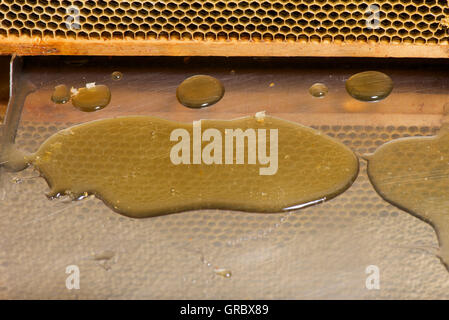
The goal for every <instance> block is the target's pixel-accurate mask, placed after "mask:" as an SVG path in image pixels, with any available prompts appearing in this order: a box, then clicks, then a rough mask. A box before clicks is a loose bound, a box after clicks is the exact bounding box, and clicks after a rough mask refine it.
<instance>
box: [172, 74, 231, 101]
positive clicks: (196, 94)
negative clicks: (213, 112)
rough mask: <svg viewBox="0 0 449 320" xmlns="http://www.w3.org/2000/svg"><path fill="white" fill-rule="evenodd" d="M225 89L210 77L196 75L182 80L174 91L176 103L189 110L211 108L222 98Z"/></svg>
mask: <svg viewBox="0 0 449 320" xmlns="http://www.w3.org/2000/svg"><path fill="white" fill-rule="evenodd" d="M224 92H225V89H224V87H223V85H222V84H221V82H220V81H219V80H218V79H216V78H214V77H211V76H206V75H196V76H193V77H190V78H187V79H186V80H184V81H183V82H182V83H181V84H180V85H179V87H178V89H177V90H176V97H177V98H178V101H179V102H180V103H181V104H183V105H184V106H186V107H189V108H203V107H208V106H211V105H213V104H215V103H217V102H218V101H220V100H221V98H223V95H224Z"/></svg>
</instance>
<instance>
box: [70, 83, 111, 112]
mask: <svg viewBox="0 0 449 320" xmlns="http://www.w3.org/2000/svg"><path fill="white" fill-rule="evenodd" d="M110 101H111V91H110V90H109V88H108V87H107V86H105V85H98V86H97V85H93V86H86V88H80V89H78V90H76V92H75V94H74V95H73V96H72V103H73V105H74V106H75V107H76V108H78V109H80V110H81V111H85V112H92V111H97V110H100V109H103V108H104V107H106V106H107V105H108V104H109V102H110Z"/></svg>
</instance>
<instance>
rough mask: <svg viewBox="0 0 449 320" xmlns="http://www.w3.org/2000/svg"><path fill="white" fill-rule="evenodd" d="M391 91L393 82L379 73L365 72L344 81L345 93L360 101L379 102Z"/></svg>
mask: <svg viewBox="0 0 449 320" xmlns="http://www.w3.org/2000/svg"><path fill="white" fill-rule="evenodd" d="M392 90H393V80H391V78H390V77H389V76H388V75H386V74H385V73H382V72H379V71H365V72H360V73H357V74H355V75H353V76H351V77H350V78H349V79H348V80H347V81H346V91H347V92H348V93H349V94H350V95H351V96H352V97H353V98H355V99H357V100H360V101H379V100H382V99H385V98H386V97H388V95H389V94H390V93H391V91H392Z"/></svg>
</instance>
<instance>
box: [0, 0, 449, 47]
mask: <svg viewBox="0 0 449 320" xmlns="http://www.w3.org/2000/svg"><path fill="white" fill-rule="evenodd" d="M373 4H374V5H378V8H379V25H378V27H376V28H374V29H370V28H369V27H368V26H367V21H372V17H373V12H370V11H369V10H368V8H369V6H370V5H373ZM71 6H74V7H76V8H77V9H76V10H78V11H79V28H78V29H77V28H76V27H77V26H76V25H73V24H72V27H71V26H70V25H67V23H66V21H67V20H68V19H69V18H70V14H74V11H70V9H69V8H70V7H71ZM448 13H449V7H448V6H447V1H446V0H389V1H386V0H379V1H376V2H373V1H362V0H352V1H349V0H265V1H263V0H262V1H259V0H258V1H255V0H242V1H241V0H233V1H224V0H169V1H124V0H123V1H120V0H113V1H105V0H99V1H96V0H95V1H94V0H88V1H81V0H77V1H68V0H63V1H58V0H1V1H0V37H37V38H41V39H48V38H50V39H72V40H77V39H87V40H101V39H103V40H110V39H119V40H150V39H153V40H161V39H168V40H185V41H193V40H200V41H205V40H212V41H225V40H239V41H243V42H248V41H253V42H257V41H281V42H284V41H285V42H312V43H314V42H317V43H320V42H321V43H342V42H344V43H351V42H364V43H386V44H389V43H405V44H442V43H444V44H447V23H446V16H447V15H448ZM73 17H74V16H72V18H73ZM68 21H70V22H71V23H75V22H76V21H75V20H70V19H69V20H68Z"/></svg>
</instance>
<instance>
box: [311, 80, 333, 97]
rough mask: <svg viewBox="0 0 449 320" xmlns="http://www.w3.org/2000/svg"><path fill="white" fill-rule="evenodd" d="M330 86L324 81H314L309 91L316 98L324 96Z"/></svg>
mask: <svg viewBox="0 0 449 320" xmlns="http://www.w3.org/2000/svg"><path fill="white" fill-rule="evenodd" d="M328 91H329V90H328V88H327V86H326V85H325V84H323V83H314V84H313V85H312V86H311V87H310V88H309V93H310V94H311V95H312V96H313V97H315V98H322V97H324V96H325V95H326V94H327V93H328Z"/></svg>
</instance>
